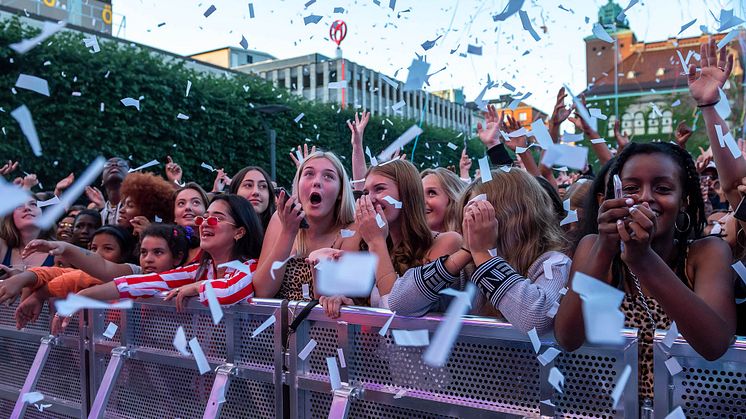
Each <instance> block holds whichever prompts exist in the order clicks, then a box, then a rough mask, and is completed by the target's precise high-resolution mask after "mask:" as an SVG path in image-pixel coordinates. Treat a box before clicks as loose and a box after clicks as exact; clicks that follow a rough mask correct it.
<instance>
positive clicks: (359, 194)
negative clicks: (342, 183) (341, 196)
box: [352, 191, 365, 201]
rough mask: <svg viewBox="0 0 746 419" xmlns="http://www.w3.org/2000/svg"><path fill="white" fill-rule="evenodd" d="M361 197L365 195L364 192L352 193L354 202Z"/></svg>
mask: <svg viewBox="0 0 746 419" xmlns="http://www.w3.org/2000/svg"><path fill="white" fill-rule="evenodd" d="M363 195H365V192H363V191H352V197H353V198H355V201H357V200H358V199H360V197H361V196H363Z"/></svg>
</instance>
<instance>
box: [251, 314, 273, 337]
mask: <svg viewBox="0 0 746 419" xmlns="http://www.w3.org/2000/svg"><path fill="white" fill-rule="evenodd" d="M273 324H275V316H274V315H272V316H269V317H268V318H267V320H265V321H264V323H262V324H261V325H260V326H259V327H257V328H256V330H254V331H253V332H251V337H252V338H255V337H257V335H259V334H260V333H262V332H263V331H265V330H267V328H268V327H270V326H272V325H273Z"/></svg>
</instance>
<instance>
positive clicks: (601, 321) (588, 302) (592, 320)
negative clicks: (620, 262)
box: [572, 272, 624, 345]
mask: <svg viewBox="0 0 746 419" xmlns="http://www.w3.org/2000/svg"><path fill="white" fill-rule="evenodd" d="M572 289H573V291H575V292H576V293H578V294H579V295H580V298H581V300H582V310H583V322H584V324H585V336H586V340H587V341H588V342H590V343H595V344H602V345H603V344H606V345H618V344H621V343H623V342H624V337H623V336H622V334H621V330H622V328H623V327H624V313H622V312H621V311H620V310H619V306H620V305H621V303H622V299H624V292H623V291H620V290H618V289H616V288H614V287H612V286H610V285H608V284H606V283H604V282H602V281H599V280H598V279H595V278H593V277H591V276H588V275H586V274H584V273H582V272H575V275H574V276H573V279H572Z"/></svg>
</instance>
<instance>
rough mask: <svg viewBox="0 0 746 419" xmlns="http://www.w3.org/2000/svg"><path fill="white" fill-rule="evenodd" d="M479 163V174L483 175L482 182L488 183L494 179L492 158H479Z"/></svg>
mask: <svg viewBox="0 0 746 419" xmlns="http://www.w3.org/2000/svg"><path fill="white" fill-rule="evenodd" d="M477 163H478V164H479V174H480V176H482V183H487V182H489V181H491V180H492V171H491V170H490V158H489V157H488V156H484V157H482V158H481V159H479V160H477Z"/></svg>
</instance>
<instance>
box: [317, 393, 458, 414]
mask: <svg viewBox="0 0 746 419" xmlns="http://www.w3.org/2000/svg"><path fill="white" fill-rule="evenodd" d="M307 397H308V402H309V406H311V408H310V412H309V413H310V415H308V416H306V417H310V418H318V419H326V418H328V417H329V408H330V407H331V404H332V396H331V394H329V393H317V392H313V391H310V392H308V394H307ZM349 417H350V418H351V419H352V418H354V419H358V418H359V419H378V418H390V419H448V418H457V417H458V416H443V415H433V414H429V413H423V412H418V411H417V410H412V409H405V408H401V407H392V406H386V405H382V404H378V403H371V402H368V401H365V400H354V401H353V402H352V404H351V405H350V413H349Z"/></svg>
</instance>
